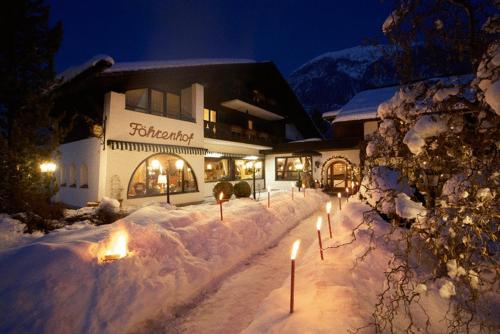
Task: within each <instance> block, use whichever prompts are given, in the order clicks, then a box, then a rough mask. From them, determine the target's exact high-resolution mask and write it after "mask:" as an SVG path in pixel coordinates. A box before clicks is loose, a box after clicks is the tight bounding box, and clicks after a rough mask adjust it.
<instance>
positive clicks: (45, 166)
mask: <svg viewBox="0 0 500 334" xmlns="http://www.w3.org/2000/svg"><path fill="white" fill-rule="evenodd" d="M56 169H57V165H56V164H55V163H54V162H52V161H48V162H43V163H41V164H40V171H41V172H42V173H54V172H55V171H56Z"/></svg>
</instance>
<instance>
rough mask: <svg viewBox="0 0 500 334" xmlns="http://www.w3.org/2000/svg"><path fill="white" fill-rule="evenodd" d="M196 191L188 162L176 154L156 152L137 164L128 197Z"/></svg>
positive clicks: (193, 176)
mask: <svg viewBox="0 0 500 334" xmlns="http://www.w3.org/2000/svg"><path fill="white" fill-rule="evenodd" d="M167 187H169V189H170V194H178V193H187V192H195V191H198V184H197V182H196V177H195V175H194V173H193V170H192V169H191V167H190V166H189V164H188V163H187V162H186V161H185V160H183V159H181V158H180V157H178V156H175V155H171V154H156V155H153V156H151V157H149V158H147V159H146V160H144V161H143V162H141V163H140V164H139V166H138V167H137V168H136V170H135V171H134V174H133V175H132V178H131V179H130V182H129V186H128V192H127V194H128V198H136V197H148V196H159V195H165V194H166V193H167Z"/></svg>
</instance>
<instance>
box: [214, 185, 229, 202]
mask: <svg viewBox="0 0 500 334" xmlns="http://www.w3.org/2000/svg"><path fill="white" fill-rule="evenodd" d="M233 191H234V189H233V184H232V183H231V182H229V181H221V182H219V183H217V184H216V185H215V186H214V189H213V194H214V197H215V199H216V200H218V199H219V196H220V193H221V192H222V193H223V194H224V199H225V200H228V199H230V198H231V196H233Z"/></svg>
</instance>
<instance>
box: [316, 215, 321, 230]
mask: <svg viewBox="0 0 500 334" xmlns="http://www.w3.org/2000/svg"><path fill="white" fill-rule="evenodd" d="M322 223H323V218H321V217H318V220H317V221H316V229H317V230H318V231H319V230H321V224H322Z"/></svg>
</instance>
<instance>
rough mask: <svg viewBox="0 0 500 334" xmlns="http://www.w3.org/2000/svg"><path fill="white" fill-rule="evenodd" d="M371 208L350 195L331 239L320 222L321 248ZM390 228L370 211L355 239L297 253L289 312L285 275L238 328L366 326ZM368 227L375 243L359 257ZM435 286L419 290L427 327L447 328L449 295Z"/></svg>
mask: <svg viewBox="0 0 500 334" xmlns="http://www.w3.org/2000/svg"><path fill="white" fill-rule="evenodd" d="M333 203H334V204H336V201H333ZM370 209H371V208H370V207H369V206H368V205H367V204H364V203H360V202H359V201H355V200H352V199H351V200H350V202H349V204H347V205H344V206H343V210H342V211H341V212H340V213H339V212H338V211H337V212H336V213H335V215H334V216H333V219H332V223H333V224H332V229H333V235H334V237H333V239H330V238H329V235H328V227H327V225H326V224H323V229H322V231H323V232H322V239H323V247H324V248H326V247H329V246H334V245H340V244H343V243H348V242H350V241H351V240H352V234H351V233H352V231H353V229H355V228H356V227H357V226H358V225H360V223H361V222H362V221H363V214H364V213H365V212H368V211H370ZM325 225H326V226H325ZM389 228H390V225H389V224H387V223H386V222H384V221H383V220H382V219H381V218H380V216H378V215H375V216H374V221H373V224H372V228H371V229H368V227H367V226H366V225H363V226H361V228H360V229H359V230H358V231H357V232H356V240H355V241H353V242H352V243H350V244H349V245H345V246H342V247H340V248H331V249H327V250H325V253H324V257H325V260H324V261H321V259H320V256H319V248H318V244H317V242H316V243H314V242H313V243H312V244H311V245H310V246H309V248H308V249H301V250H300V251H299V255H298V257H297V270H296V281H295V282H296V283H295V311H294V313H293V314H289V300H290V277H287V278H286V279H285V280H284V281H283V283H282V286H281V287H279V288H277V289H276V290H274V291H272V292H271V293H270V294H269V296H268V297H267V298H266V299H265V300H264V302H263V303H262V304H261V306H260V308H259V310H258V312H257V314H256V316H255V319H254V320H253V321H252V323H251V324H250V325H249V326H248V327H247V328H246V329H245V330H244V331H243V332H242V333H244V334H253V333H256V334H257V333H287V334H288V333H349V331H355V330H356V329H358V328H362V327H366V326H367V325H369V324H370V323H371V322H372V321H373V319H372V313H373V312H374V310H375V304H376V303H377V301H378V298H377V295H378V294H379V293H380V292H382V289H383V288H384V278H385V277H384V271H385V270H386V269H387V263H388V261H389V259H390V256H391V253H392V250H391V249H390V247H391V246H390V243H387V242H386V240H385V239H384V235H385V234H387V232H388V230H389ZM372 232H373V239H372V240H373V243H372V244H371V245H372V246H375V247H376V248H375V249H373V250H372V251H371V252H369V253H368V255H367V256H366V257H365V258H364V260H362V261H361V260H359V257H360V256H361V255H363V254H365V253H366V251H367V249H368V247H370V239H371V238H372ZM357 260H359V261H357ZM356 263H357V264H356ZM436 283H437V282H436ZM436 286H437V284H436ZM436 286H432V287H431V286H428V290H427V291H421V295H420V302H421V303H422V305H424V306H425V308H426V312H427V313H428V315H429V316H430V319H431V322H432V327H431V328H430V329H429V332H431V333H445V332H447V328H446V326H445V323H444V322H443V321H440V320H442V319H443V318H444V317H445V314H446V311H447V309H448V300H445V299H443V298H441V297H439V293H438V292H437V290H438V289H437V288H436ZM412 312H413V313H412V315H413V317H414V322H415V323H417V324H418V325H419V326H420V328H421V329H422V331H424V332H425V318H424V314H423V313H422V311H421V309H419V308H417V307H415V308H412ZM394 325H395V332H397V333H399V332H405V328H406V325H407V319H405V318H403V317H399V316H396V318H395V320H394ZM360 332H361V333H374V332H375V330H374V328H373V327H366V328H364V329H363V330H361V331H360Z"/></svg>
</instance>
